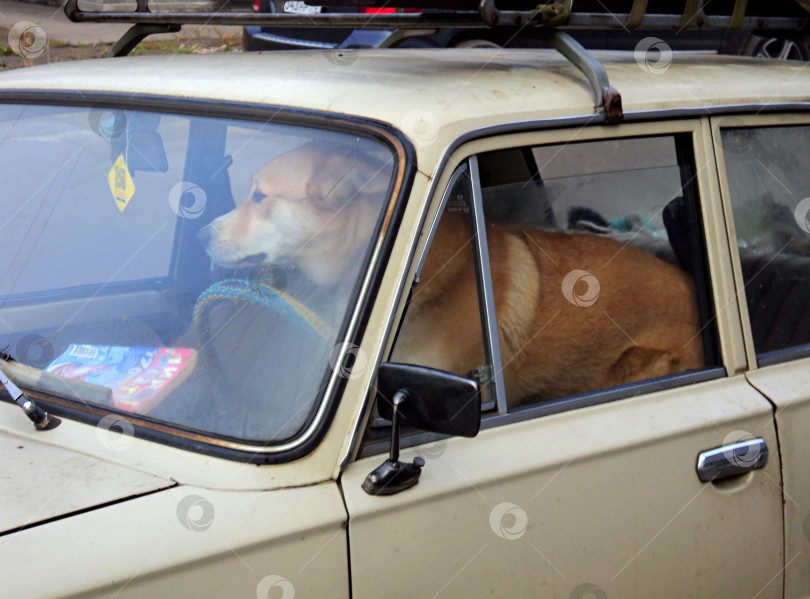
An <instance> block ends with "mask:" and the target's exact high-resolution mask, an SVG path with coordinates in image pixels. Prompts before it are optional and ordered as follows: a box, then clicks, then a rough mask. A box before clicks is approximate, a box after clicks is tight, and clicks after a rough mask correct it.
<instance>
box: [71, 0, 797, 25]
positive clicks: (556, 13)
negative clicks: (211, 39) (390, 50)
mask: <svg viewBox="0 0 810 599" xmlns="http://www.w3.org/2000/svg"><path fill="white" fill-rule="evenodd" d="M347 1H348V0H347ZM358 1H359V0H358ZM369 1H371V0H369ZM497 1H498V0H470V7H471V8H473V10H458V11H447V12H432V11H431V12H429V11H423V12H421V13H393V14H375V15H368V14H363V13H320V14H316V15H301V14H295V13H279V12H275V13H256V12H252V11H251V10H249V4H248V3H247V2H246V1H245V0H225V4H224V6H223V7H222V8H220V9H218V10H216V11H204V12H203V11H188V12H187V11H182V12H181V11H174V12H162V11H158V12H152V11H151V10H150V9H149V6H148V2H147V1H146V0H138V2H137V9H136V10H134V11H131V12H122V11H106V12H105V11H87V10H80V9H79V0H67V2H66V3H65V14H66V15H67V17H68V18H69V19H70V20H71V21H73V22H77V23H78V22H101V23H128V24H133V23H148V24H151V25H169V24H200V25H242V26H244V25H266V26H271V27H303V28H318V27H337V28H348V29H449V28H459V29H487V28H490V27H493V26H505V27H515V23H516V22H517V23H521V24H522V25H521V26H526V31H527V32H528V31H536V30H539V29H542V28H543V27H548V26H551V25H554V26H557V27H561V28H565V29H618V28H628V29H632V28H634V27H635V28H638V29H675V30H678V29H681V28H683V27H684V25H686V26H688V27H689V28H700V29H729V28H743V29H751V30H768V31H776V30H792V31H797V30H800V29H802V28H803V27H804V26H805V25H807V23H808V17H810V14H808V16H807V17H798V16H795V15H794V16H761V17H760V16H746V15H745V14H744V13H745V8H746V6H747V5H748V4H749V3H746V2H745V0H736V4H735V7H734V12H733V13H732V15H726V14H722V15H720V14H718V15H707V14H704V13H703V10H702V8H701V7H702V6H704V5H705V0H687V4H688V6H687V7H686V10H685V11H684V14H683V15H681V14H677V13H671V14H656V13H649V12H647V3H646V2H645V0H634V2H633V5H632V8H631V10H630V12H629V13H607V12H586V11H583V12H577V11H571V12H569V4H572V3H573V0H556V1H555V2H553V3H550V4H547V5H540V6H537V7H535V8H534V9H533V10H529V11H519V10H511V11H503V10H500V9H498V8H497V7H496V5H495V3H496V2H497ZM425 2H427V0H425ZM701 2H703V4H701ZM404 3H405V2H403V4H404ZM408 3H409V4H412V3H414V4H421V3H420V2H411V1H409V2H408ZM354 5H357V4H354Z"/></svg>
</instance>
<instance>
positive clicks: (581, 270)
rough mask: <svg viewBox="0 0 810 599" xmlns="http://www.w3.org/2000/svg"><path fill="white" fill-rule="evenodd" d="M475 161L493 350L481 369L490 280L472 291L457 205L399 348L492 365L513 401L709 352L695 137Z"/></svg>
mask: <svg viewBox="0 0 810 599" xmlns="http://www.w3.org/2000/svg"><path fill="white" fill-rule="evenodd" d="M475 161H476V162H475V164H476V165H477V169H478V171H479V172H480V192H481V198H482V204H483V211H484V216H485V221H486V227H485V238H486V247H487V258H488V265H487V264H484V265H483V268H484V270H485V271H486V272H488V273H489V278H490V280H491V290H492V295H493V304H494V309H495V316H496V321H497V348H498V351H499V356H498V357H499V362H498V361H497V360H496V362H495V363H494V372H488V371H487V370H486V364H485V360H484V351H483V349H482V348H483V347H485V346H482V339H481V333H480V331H479V330H477V328H476V327H477V325H478V321H479V315H480V314H481V313H483V312H484V311H485V309H486V306H484V305H483V304H484V302H483V301H481V300H480V293H481V292H482V291H485V290H486V289H485V287H483V286H482V284H481V281H478V287H477V292H478V293H479V300H478V301H477V300H476V299H475V297H474V293H475V292H476V280H475V278H474V270H475V269H474V265H473V253H472V251H471V250H470V246H471V245H474V244H473V243H471V239H470V235H469V228H467V229H464V226H465V225H464V223H466V222H468V221H469V218H468V217H467V216H466V215H465V214H464V213H463V211H457V212H453V211H451V207H452V205H451V204H448V209H447V210H446V211H445V214H444V216H443V219H442V221H441V224H440V225H439V227H438V228H437V230H436V233H435V236H434V238H433V240H432V245H431V247H430V251H429V254H428V258H427V260H426V261H425V269H424V271H423V276H422V279H421V281H420V282H419V283H418V284H416V285H415V286H414V289H413V299H412V300H411V305H410V308H409V311H408V313H407V316H406V317H405V320H404V322H403V325H402V328H401V331H400V336H399V341H398V345H397V346H396V348H395V351H394V354H393V359H394V360H395V361H406V362H412V363H417V364H422V365H427V366H432V367H434V368H440V369H444V370H449V371H451V372H456V373H459V374H467V373H469V372H476V371H475V370H474V369H475V368H476V367H478V368H479V370H478V371H477V373H478V374H479V380H483V381H486V382H488V381H489V378H487V375H490V376H491V378H493V379H497V378H499V376H500V377H502V381H503V385H504V389H505V397H506V402H505V403H506V406H505V407H506V410H508V411H512V410H514V409H516V408H520V407H522V406H525V405H529V404H537V403H541V402H542V403H546V402H548V401H550V400H557V399H560V398H568V397H571V396H576V395H581V394H587V393H590V392H594V391H598V390H604V389H614V388H617V387H620V386H621V385H625V384H628V383H633V382H637V381H642V380H649V379H658V378H660V377H667V376H669V375H674V374H678V373H683V372H687V371H697V370H700V369H703V368H704V367H706V366H712V365H716V364H717V360H718V357H717V352H716V337H715V327H714V325H713V318H712V316H713V313H712V308H711V305H712V302H711V294H710V291H709V287H708V285H707V279H706V270H707V266H706V261H705V251H704V247H703V246H704V242H703V237H702V234H701V220H700V213H699V209H698V208H699V203H698V197H697V185H696V183H695V167H694V160H693V156H692V152H691V137H690V136H689V135H683V136H680V135H667V136H658V137H645V138H633V139H617V140H609V141H589V142H579V143H570V144H556V145H548V146H538V147H529V148H518V149H509V150H502V151H496V152H489V153H485V154H481V155H479V156H477V157H475ZM473 184H474V185H475V184H476V180H475V179H474V180H473ZM487 268H488V270H487ZM484 333H485V334H484V339H485V340H486V328H485V329H484ZM405 344H407V351H403V350H404V349H405V348H404V345H405ZM481 367H483V370H481ZM482 373H483V374H482ZM628 393H629V392H628ZM626 394H627V393H626ZM626 394H625V395H626ZM486 407H487V404H486V402H485V409H486ZM489 407H490V408H494V406H493V405H492V404H490V405H489ZM501 411H505V410H503V409H502V410H501Z"/></svg>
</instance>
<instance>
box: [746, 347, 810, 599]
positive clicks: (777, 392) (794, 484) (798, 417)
mask: <svg viewBox="0 0 810 599" xmlns="http://www.w3.org/2000/svg"><path fill="white" fill-rule="evenodd" d="M747 376H748V380H749V381H751V384H752V385H753V386H754V387H756V388H757V389H759V390H760V391H761V392H762V394H763V395H764V396H765V397H767V398H768V399H770V400H771V401H772V402H773V403H774V404H775V406H776V410H775V411H776V426H777V429H778V430H779V439H780V443H779V453H780V458H781V460H782V479H781V484H782V485H783V486H784V490H785V565H786V567H785V597H807V596H808V591H809V590H810V587H809V586H808V581H810V562H808V560H806V559H803V558H802V556H803V555H806V554H807V552H808V550H810V510H808V506H810V460H808V458H807V456H809V455H810V437H808V435H807V427H808V426H810V359H803V360H796V361H793V362H788V363H785V364H776V365H773V366H766V367H764V368H759V369H757V370H754V371H751V372H749V373H748V375H747ZM776 481H779V479H776Z"/></svg>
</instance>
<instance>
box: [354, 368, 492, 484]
mask: <svg viewBox="0 0 810 599" xmlns="http://www.w3.org/2000/svg"><path fill="white" fill-rule="evenodd" d="M377 409H378V410H379V412H380V415H381V416H382V417H383V418H386V419H388V420H390V421H391V452H390V454H389V456H388V459H387V460H386V461H385V462H383V463H382V464H380V466H379V467H378V468H376V469H375V470H374V471H373V472H371V473H370V474H369V475H368V476H367V477H366V480H365V481H364V482H363V490H364V491H366V493H369V494H370V495H393V494H395V493H399V492H400V491H404V490H405V489H409V488H411V487H412V486H414V485H415V484H416V483H417V482H419V475H420V474H421V473H422V467H423V466H424V465H425V461H424V460H423V459H422V458H416V459H415V460H414V462H413V463H412V464H408V463H403V462H400V461H399V429H400V426H401V422H402V421H403V420H404V421H405V422H406V423H407V424H410V425H412V426H415V427H417V428H420V429H422V430H425V431H430V432H435V433H443V434H446V435H460V436H463V437H475V436H476V435H477V434H478V431H479V430H480V428H481V398H480V396H479V393H478V384H477V383H476V382H475V381H474V380H472V379H468V378H465V377H462V376H458V375H456V374H451V373H449V372H444V371H442V370H435V369H433V368H426V367H424V366H414V365H411V364H396V363H393V362H387V363H385V364H382V365H381V366H380V369H379V371H378V372H377Z"/></svg>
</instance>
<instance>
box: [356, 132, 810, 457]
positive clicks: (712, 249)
mask: <svg viewBox="0 0 810 599" xmlns="http://www.w3.org/2000/svg"><path fill="white" fill-rule="evenodd" d="M808 118H809V119H810V117H808ZM678 134H688V135H690V136H691V140H692V154H693V157H694V167H695V188H696V193H697V198H696V199H697V202H698V209H699V213H700V219H701V224H702V231H701V232H702V234H703V241H704V249H705V252H706V256H705V259H706V266H707V272H706V275H707V280H706V285H707V286H708V289H709V291H710V295H711V297H710V298H707V301H708V302H709V305H710V306H711V307H712V308H713V313H714V316H713V318H712V320H711V321H710V322H713V323H714V324H713V326H716V338H717V347H716V348H715V349H716V351H717V356H718V360H719V364H718V365H716V366H708V367H706V368H703V369H701V370H698V371H694V372H686V373H677V374H673V375H667V376H665V377H660V378H657V379H648V380H643V381H636V382H632V383H628V384H625V385H621V386H617V387H613V388H610V389H600V390H597V391H592V392H588V393H583V394H578V395H573V396H568V397H563V398H559V399H555V400H550V401H547V402H540V403H536V404H531V405H527V406H524V407H520V408H515V409H513V410H511V411H508V412H507V411H506V410H505V409H504V410H503V411H500V410H498V411H496V412H495V413H492V412H485V413H482V419H481V429H482V430H484V429H488V428H493V427H496V426H501V425H506V424H511V423H514V422H521V421H524V420H531V419H534V418H538V417H541V416H546V415H550V414H556V413H560V412H565V411H569V410H573V409H578V408H584V407H588V406H593V405H598V404H602V403H607V402H611V401H615V400H619V399H625V398H630V397H635V396H638V395H642V394H646V393H653V392H655V391H660V390H664V389H671V388H676V387H682V386H685V385H690V384H695V383H701V382H704V381H710V380H714V379H718V378H723V377H726V376H732V375H734V374H736V373H737V372H738V371H739V370H740V368H741V367H742V366H743V365H744V359H745V356H744V354H743V351H742V349H741V347H742V331H741V328H740V320H739V314H738V313H737V312H736V311H735V310H734V309H733V302H734V301H735V299H736V297H735V293H736V289H735V288H734V286H733V284H732V280H731V278H730V277H728V276H727V273H728V272H730V268H731V256H730V255H729V238H728V237H727V234H728V233H727V229H726V227H725V223H724V221H725V217H724V211H723V210H722V209H721V206H720V203H719V198H718V196H719V192H718V183H717V178H716V177H717V171H716V164H715V162H714V154H713V153H712V152H711V131H710V130H709V127H708V118H705V117H704V118H698V119H683V120H671V121H649V122H643V123H625V124H620V125H594V126H586V125H582V126H580V127H579V128H572V127H565V128H563V127H561V128H557V129H547V130H539V131H532V132H521V133H511V134H505V135H500V136H491V137H482V138H479V139H474V140H472V141H469V142H468V143H465V144H463V145H461V146H459V148H458V149H457V150H456V151H455V152H453V153H452V155H451V156H450V159H449V160H448V161H447V164H446V166H445V169H446V170H445V176H446V177H448V180H449V177H451V175H450V174H447V173H453V172H454V171H455V169H456V168H457V167H458V165H461V164H463V163H465V162H466V161H472V160H471V159H475V158H476V157H477V156H478V155H480V154H484V153H487V152H492V151H497V150H508V149H520V148H526V147H536V146H544V145H554V144H565V143H571V142H581V141H582V142H585V141H600V140H611V139H619V138H636V137H653V136H675V135H678ZM701 164H703V165H704V166H703V167H701V166H700V165H701ZM438 178H439V179H442V180H444V179H445V177H442V176H439V177H438ZM472 184H473V194H472V197H473V201H474V202H477V203H478V205H479V208H480V210H481V211H482V213H483V204H482V192H481V184H480V180H479V179H478V178H477V177H476V178H474V179H473V181H472ZM448 189H449V187H448V185H444V186H441V187H438V188H437V189H436V190H435V193H434V195H433V201H432V202H431V205H430V209H429V210H430V212H429V214H430V216H429V218H428V219H426V222H425V225H424V227H423V229H422V237H423V238H424V239H425V241H424V243H423V244H420V246H419V247H418V248H417V251H416V254H415V257H414V260H413V264H412V267H411V271H409V274H408V278H407V279H406V281H410V282H413V281H415V280H418V279H417V278H416V277H417V275H418V273H419V272H420V271H421V265H422V264H423V263H424V260H425V258H426V256H427V253H428V251H429V250H430V245H431V242H432V240H433V236H434V234H435V231H436V228H437V227H438V224H439V220H440V218H441V214H442V211H443V207H444V201H446V200H445V197H444V196H446V195H447V191H448ZM487 256H488V252H487ZM479 268H483V270H484V274H483V278H484V279H488V280H489V281H490V282H491V274H490V272H489V263H488V260H487V262H486V264H481V263H480V261H479V260H478V259H476V270H478V269H479ZM407 288H408V287H407V286H406V289H407ZM408 296H409V294H408V293H403V297H402V298H401V300H402V301H401V303H400V306H399V309H398V310H397V311H396V315H397V318H398V321H397V326H396V327H395V328H394V329H393V330H394V331H397V330H398V326H399V325H400V324H401V322H402V320H403V319H404V316H405V310H406V309H407V308H406V306H405V303H404V300H406V299H407V297H408ZM493 310H494V306H493ZM491 326H492V328H493V329H494V330H490V331H484V334H485V338H486V335H490V336H492V335H494V337H495V338H496V339H498V331H497V320H495V321H494V322H493V323H492V325H491ZM394 339H395V335H394V334H392V335H390V336H389V338H388V342H387V345H386V348H385V354H384V355H386V356H390V355H391V352H392V349H393V345H394ZM493 366H494V367H495V368H496V372H495V375H496V377H495V378H498V377H499V376H500V378H501V381H502V373H499V372H497V371H498V370H500V368H499V366H495V365H493ZM372 399H373V398H372ZM372 403H373V402H372ZM504 408H505V402H504ZM369 424H371V423H369ZM377 424H379V423H377ZM442 437H443V435H437V434H434V433H426V432H423V431H418V432H415V433H412V434H406V435H403V436H402V440H401V447H403V448H405V447H412V446H415V445H420V444H423V443H428V442H431V441H434V440H437V439H440V438H442ZM387 447H388V441H387V440H381V441H377V440H373V441H372V440H369V442H366V443H361V447H360V451H359V453H358V457H366V456H369V455H375V454H379V453H383V452H384V451H386V450H387Z"/></svg>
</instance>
